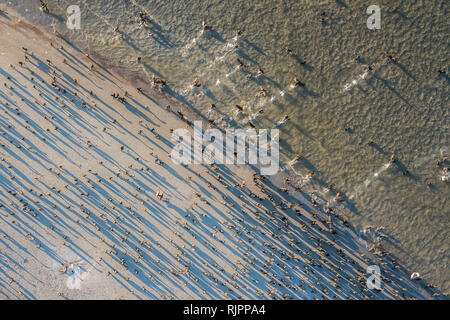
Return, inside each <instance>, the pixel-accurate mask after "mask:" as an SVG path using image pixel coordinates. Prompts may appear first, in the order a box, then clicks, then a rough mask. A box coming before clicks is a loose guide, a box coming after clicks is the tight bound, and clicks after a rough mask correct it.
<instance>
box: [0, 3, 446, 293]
mask: <svg viewBox="0 0 450 320" xmlns="http://www.w3.org/2000/svg"><path fill="white" fill-rule="evenodd" d="M0 2H1V3H6V4H8V5H9V6H13V7H14V8H15V9H17V10H18V11H19V12H21V13H23V14H25V15H26V16H27V18H29V19H31V20H32V21H34V22H39V23H42V24H45V25H47V26H48V27H49V28H54V29H55V30H57V31H58V32H59V33H60V34H62V35H63V36H64V37H67V38H68V39H70V40H71V41H73V42H75V43H76V44H77V45H79V46H80V47H82V48H85V49H89V50H90V51H95V52H97V53H99V54H100V55H102V56H103V57H104V58H105V59H107V60H108V61H110V62H111V64H113V65H116V66H120V71H121V72H122V73H124V74H125V75H126V76H130V77H132V76H135V75H136V74H141V75H143V76H144V77H150V76H151V74H153V73H154V74H156V75H158V76H159V77H162V78H164V79H166V80H167V81H168V84H169V87H170V89H171V90H172V91H173V92H172V94H174V95H175V96H177V97H178V98H179V99H181V100H183V101H184V102H185V103H186V104H188V105H189V106H190V107H192V108H193V109H196V110H198V111H199V112H201V113H202V114H204V115H206V116H208V117H209V118H211V119H214V120H215V121H216V122H217V123H218V125H220V126H224V127H228V126H230V127H236V126H238V127H247V126H248V120H249V119H251V121H252V123H253V124H254V125H256V127H258V128H273V127H274V126H275V125H276V124H277V122H278V121H279V120H280V119H281V118H282V117H283V116H284V115H285V114H287V115H289V118H290V120H289V121H288V122H286V123H285V124H283V125H282V126H281V127H280V129H281V133H280V143H281V153H282V154H283V162H284V164H285V166H286V167H287V168H289V167H290V166H289V163H290V161H291V160H292V159H293V158H294V156H295V155H296V154H298V153H301V154H302V155H303V158H302V160H301V161H299V162H297V163H295V164H293V165H292V169H290V170H294V173H293V177H295V178H297V179H298V181H299V183H300V184H304V185H305V187H307V188H310V190H311V189H315V190H317V192H318V193H320V194H322V196H323V197H324V198H325V199H328V200H330V202H331V204H332V205H335V206H339V207H342V210H343V212H344V213H345V215H346V216H347V218H348V219H349V220H350V221H351V222H352V223H354V224H355V225H356V226H357V227H359V228H360V229H362V228H364V227H365V226H368V225H372V226H376V227H379V226H383V227H384V231H385V233H386V234H387V235H388V238H387V239H386V240H384V243H383V244H384V247H385V248H386V249H387V250H388V251H390V252H392V253H393V254H394V255H395V256H397V257H398V258H399V260H400V261H401V262H402V263H403V264H404V265H406V266H407V267H408V268H409V269H410V270H411V272H413V271H417V272H420V274H421V275H422V276H423V277H424V278H425V279H426V280H428V281H430V282H432V283H434V284H435V285H437V287H438V288H440V289H441V290H443V291H444V292H446V293H450V273H449V267H448V264H449V252H450V250H449V249H450V241H449V232H448V229H449V214H450V212H449V208H450V201H449V200H448V199H449V184H448V182H444V181H442V179H441V176H442V171H443V169H444V168H445V167H446V166H448V165H449V162H445V161H444V162H442V163H441V164H439V165H438V164H437V163H436V162H437V161H438V160H440V159H442V158H443V157H446V156H447V157H448V156H449V154H450V140H449V107H448V106H449V101H448V93H449V92H448V91H449V90H448V85H449V78H448V76H447V75H442V74H441V75H439V73H438V70H439V69H445V70H448V63H449V59H448V52H449V50H448V48H449V41H448V38H449V37H448V35H449V27H450V26H449V22H448V16H449V9H448V8H449V6H448V2H447V1H378V5H380V7H381V29H380V30H368V29H367V27H366V20H367V18H368V15H367V14H366V8H367V6H368V5H369V4H372V3H368V2H366V1H344V0H340V1H291V0H289V1H268V0H267V1H230V0H227V1H218V0H190V1H187V0H185V1H167V0H165V1H163V0H160V1H143V0H128V1H119V0H117V1H116V0H114V1H113V0H97V1H73V2H72V1H67V0H60V1H57V0H49V1H48V4H49V7H50V10H51V13H52V15H50V16H49V15H45V14H43V13H41V12H40V11H39V8H38V7H39V2H38V1H31V0H23V1H18V0H16V1H3V0H1V1H0ZM71 4H79V6H80V8H81V11H82V12H81V17H82V20H81V29H80V30H68V29H67V28H66V25H65V19H66V13H65V10H66V8H67V7H68V6H69V5H71ZM374 4H375V3H374ZM139 11H143V12H145V13H146V14H147V17H148V20H147V21H148V26H147V27H145V26H143V25H142V24H140V20H139V16H138V13H139ZM202 20H205V22H206V24H208V25H210V26H211V27H212V29H211V30H207V31H202ZM116 27H117V28H118V30H116V31H115V28H116ZM238 30H239V31H240V35H239V36H237V31H238ZM288 49H290V51H291V52H292V53H293V54H289V53H288ZM387 53H388V54H390V55H392V56H394V58H395V60H396V61H395V62H393V61H390V60H389V59H388V58H387V56H386V54H387ZM138 57H141V58H142V59H141V62H140V63H138V62H137V58H138ZM358 57H359V58H358ZM238 59H239V60H238ZM368 65H371V69H372V70H371V71H370V72H367V69H368ZM259 69H262V70H263V72H264V74H260V72H258V71H259ZM295 77H297V78H298V79H299V80H300V81H301V82H303V83H304V84H305V86H304V87H301V86H300V87H294V88H293V87H292V84H293V79H294V78H295ZM195 79H198V81H199V82H200V83H201V84H202V85H201V87H200V88H196V87H194V86H192V82H193V81H194V80H195ZM260 87H263V88H264V89H265V90H266V92H267V95H266V96H265V97H264V96H262V95H260V94H259V93H260ZM211 103H214V104H215V105H216V108H215V109H214V110H212V111H210V105H211ZM235 105H239V106H241V107H242V108H243V109H244V111H243V112H242V113H238V112H237V109H236V108H235ZM260 110H263V113H259V112H258V111H260ZM371 140H372V141H373V144H371V145H369V142H370V141H371ZM392 154H395V157H396V159H398V161H396V163H394V164H391V165H389V159H390V157H391V155H392ZM406 170H408V172H409V173H408V174H407V175H404V174H403V172H405V171H406ZM311 171H314V173H315V176H314V178H313V179H311V180H308V179H305V177H306V176H307V175H308V173H310V172H311ZM429 183H431V185H429ZM329 187H332V188H331V190H328V189H329ZM337 192H340V193H341V195H342V197H343V198H344V199H345V200H346V201H344V202H342V203H339V204H338V203H335V202H333V201H332V200H333V199H334V197H335V195H336V193H337Z"/></svg>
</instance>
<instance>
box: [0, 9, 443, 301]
mask: <svg viewBox="0 0 450 320" xmlns="http://www.w3.org/2000/svg"><path fill="white" fill-rule="evenodd" d="M0 9H2V10H5V11H7V13H6V12H5V11H2V12H0V28H1V30H2V32H1V33H0V43H1V46H0V85H1V86H0V112H1V116H0V122H1V129H0V160H1V161H0V297H1V298H5V299H120V298H124V299H207V298H208V299H241V298H242V299H245V298H246V299H258V298H264V299H275V298H276V299H405V298H418V299H429V298H432V297H433V296H434V297H437V296H439V294H438V293H437V292H436V291H435V290H433V289H432V288H427V286H426V284H425V283H424V282H422V281H420V280H410V273H411V272H408V271H407V270H405V269H404V268H402V266H400V265H398V264H397V263H396V262H395V260H394V259H393V257H392V256H390V255H389V254H388V253H386V252H384V250H383V248H381V247H379V246H375V245H373V244H370V243H368V242H366V241H365V240H363V239H361V238H359V237H358V235H357V233H356V231H355V230H354V229H353V228H352V226H350V225H349V224H348V223H347V222H346V221H345V220H344V219H343V218H342V217H341V216H340V215H339V213H338V212H336V211H334V210H331V211H330V210H329V209H327V208H324V207H322V206H321V205H319V204H318V203H317V202H316V201H315V200H314V196H311V195H310V194H307V193H304V192H302V190H298V189H296V188H294V187H293V186H292V185H290V183H289V180H286V179H283V177H282V176H278V177H277V179H275V180H274V181H271V180H269V179H264V178H263V177H260V176H259V175H258V171H257V170H255V169H254V168H251V167H249V166H206V165H195V166H194V165H192V166H191V165H190V166H186V167H185V166H178V165H175V164H173V163H172V161H171V159H170V158H169V156H168V155H169V154H170V152H171V150H172V146H173V143H172V141H171V129H176V128H183V127H185V128H188V129H190V130H192V128H191V127H190V126H189V121H186V119H184V118H183V117H181V116H180V114H179V113H178V112H177V111H180V110H181V112H185V113H186V114H187V112H186V111H184V109H183V107H182V106H176V105H174V102H173V101H172V100H170V98H168V97H166V96H165V95H164V89H162V90H161V92H159V89H158V88H150V86H149V85H147V84H144V83H137V84H136V83H135V84H133V83H130V82H128V81H126V80H125V79H123V78H122V77H121V76H119V75H118V74H116V73H115V72H113V71H111V70H108V69H106V68H104V67H102V65H100V64H98V63H97V62H96V61H95V59H93V58H92V57H89V56H87V55H86V54H84V53H83V52H80V51H79V50H78V49H77V48H76V47H74V46H72V45H71V44H69V43H67V42H66V41H64V40H63V39H61V38H58V37H57V36H55V35H50V34H48V33H47V32H45V31H44V30H43V29H42V28H40V27H35V26H32V25H30V24H28V23H27V22H26V21H24V20H22V19H20V18H19V17H18V16H17V14H16V13H14V12H13V11H11V10H9V9H8V10H7V9H5V8H0ZM137 85H140V86H141V88H142V90H137ZM112 95H114V96H116V97H113V96H112ZM117 95H118V97H119V99H118V98H117ZM167 106H170V107H167ZM205 126H206V123H205ZM330 221H331V223H330ZM377 232H378V233H379V234H381V233H382V230H378V231H377ZM369 265H378V266H379V267H380V269H381V275H382V277H381V281H382V284H381V286H382V287H381V290H369V289H367V286H366V279H367V277H368V274H366V268H367V266H369Z"/></svg>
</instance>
